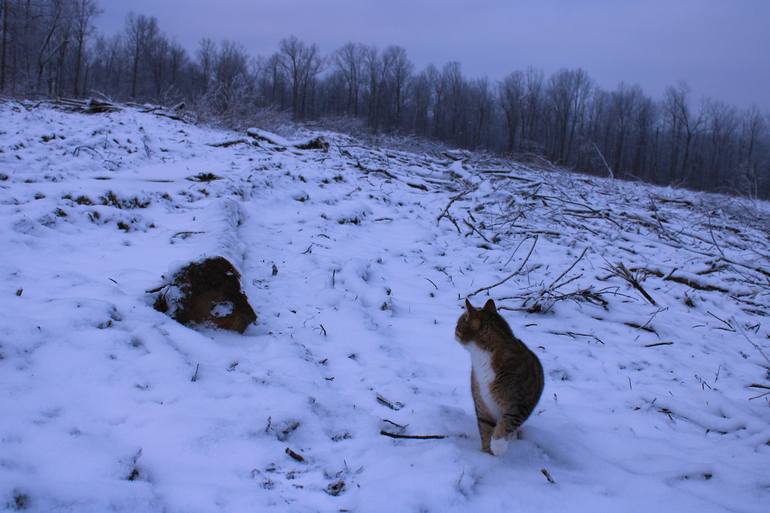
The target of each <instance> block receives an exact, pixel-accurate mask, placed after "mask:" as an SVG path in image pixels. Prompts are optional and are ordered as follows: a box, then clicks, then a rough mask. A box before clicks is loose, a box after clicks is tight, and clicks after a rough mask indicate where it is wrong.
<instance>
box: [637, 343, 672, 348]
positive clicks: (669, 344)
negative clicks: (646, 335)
mask: <svg viewBox="0 0 770 513" xmlns="http://www.w3.org/2000/svg"><path fill="white" fill-rule="evenodd" d="M673 344H674V343H673V342H655V343H654V344H645V345H644V347H655V346H671V345H673Z"/></svg>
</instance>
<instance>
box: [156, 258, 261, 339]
mask: <svg viewBox="0 0 770 513" xmlns="http://www.w3.org/2000/svg"><path fill="white" fill-rule="evenodd" d="M240 277H241V275H240V274H239V273H238V271H237V270H236V269H235V267H233V264H231V263H230V262H229V261H228V260H227V259H225V258H223V257H214V258H207V259H205V260H203V261H201V262H193V263H190V264H187V265H186V266H184V267H183V268H182V269H180V270H179V271H178V272H176V273H174V275H173V276H171V278H170V280H169V282H168V283H167V284H166V285H164V286H163V287H162V288H161V289H160V291H158V295H157V298H156V299H155V302H154V307H155V309H156V310H158V311H159V312H163V313H167V314H168V315H170V316H171V317H173V318H174V319H176V320H177V321H179V322H181V323H182V324H187V325H193V326H195V325H203V326H206V325H213V326H215V327H217V328H222V329H226V330H231V331H237V332H239V333H243V332H244V331H246V328H247V327H248V326H249V325H250V324H252V323H253V322H255V321H256V320H257V315H256V314H255V313H254V310H253V309H252V308H251V305H250V304H249V300H248V298H247V297H246V295H245V294H244V293H243V291H242V290H241V281H240Z"/></svg>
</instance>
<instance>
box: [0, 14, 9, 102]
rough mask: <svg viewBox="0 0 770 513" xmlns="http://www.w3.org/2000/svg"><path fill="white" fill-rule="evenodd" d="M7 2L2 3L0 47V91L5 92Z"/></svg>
mask: <svg viewBox="0 0 770 513" xmlns="http://www.w3.org/2000/svg"><path fill="white" fill-rule="evenodd" d="M8 1H9V0H4V1H3V40H2V43H0V44H2V47H0V91H5V49H6V46H7V45H8Z"/></svg>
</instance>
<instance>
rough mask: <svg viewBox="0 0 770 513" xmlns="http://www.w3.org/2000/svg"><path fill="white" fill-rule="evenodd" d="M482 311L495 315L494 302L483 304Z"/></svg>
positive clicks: (491, 300)
mask: <svg viewBox="0 0 770 513" xmlns="http://www.w3.org/2000/svg"><path fill="white" fill-rule="evenodd" d="M484 311H485V312H490V313H497V307H496V306H495V301H494V300H493V299H490V300H489V301H487V302H486V303H485V304H484Z"/></svg>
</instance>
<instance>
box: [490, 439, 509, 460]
mask: <svg viewBox="0 0 770 513" xmlns="http://www.w3.org/2000/svg"><path fill="white" fill-rule="evenodd" d="M489 448H490V449H491V450H492V454H494V455H495V456H502V455H503V454H505V452H506V451H507V450H508V440H507V439H505V438H492V442H491V443H490V444H489Z"/></svg>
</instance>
